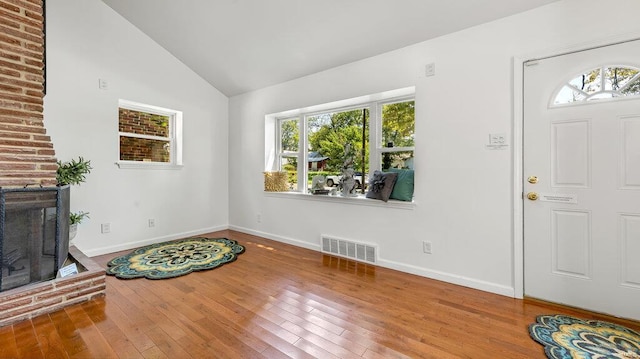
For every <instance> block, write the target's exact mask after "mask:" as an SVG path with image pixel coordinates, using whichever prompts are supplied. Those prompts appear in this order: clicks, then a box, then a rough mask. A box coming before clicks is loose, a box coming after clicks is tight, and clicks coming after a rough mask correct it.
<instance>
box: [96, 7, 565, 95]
mask: <svg viewBox="0 0 640 359" xmlns="http://www.w3.org/2000/svg"><path fill="white" fill-rule="evenodd" d="M103 1H104V2H105V3H106V4H107V5H108V6H110V7H111V8H113V9H114V10H115V11H116V12H118V13H119V14H121V15H122V16H123V17H124V18H126V19H127V20H128V21H130V22H131V23H132V24H134V25H135V26H137V27H138V28H139V29H140V30H142V31H143V32H144V33H146V34H147V35H148V36H149V37H150V38H152V39H153V40H154V41H156V42H157V43H158V44H160V45H161V46H162V47H164V48H165V49H167V50H168V51H169V52H170V53H172V54H173V55H174V56H175V57H176V58H178V59H179V60H180V61H182V62H183V63H184V64H186V65H187V66H189V67H190V68H191V69H192V70H193V71H195V72H196V73H198V74H199V75H200V76H201V77H202V78H204V79H205V80H206V81H208V82H209V83H210V84H211V85H213V86H214V87H216V88H217V89H218V90H220V91H221V92H223V93H224V94H225V95H227V96H234V95H237V94H241V93H245V92H248V91H252V90H256V89H259V88H263V87H266V86H270V85H274V84H277V83H281V82H284V81H288V80H292V79H295V78H299V77H302V76H306V75H309V74H313V73H316V72H320V71H323V70H327V69H330V68H332V67H336V66H340V65H344V64H347V63H350V62H354V61H357V60H361V59H364V58H367V57H371V56H374V55H378V54H381V53H384V52H388V51H391V50H395V49H399V48H402V47H405V46H408V45H411V44H415V43H418V42H422V41H425V40H429V39H432V38H435V37H438V36H442V35H445V34H448V33H452V32H456V31H459V30H462V29H465V28H469V27H472V26H475V25H479V24H482V23H485V22H489V21H493V20H496V19H499V18H503V17H506V16H510V15H513V14H516V13H520V12H524V11H527V10H530V9H533V8H536V7H539V6H543V5H546V4H549V3H552V2H554V1H558V0H323V1H311V0H103Z"/></svg>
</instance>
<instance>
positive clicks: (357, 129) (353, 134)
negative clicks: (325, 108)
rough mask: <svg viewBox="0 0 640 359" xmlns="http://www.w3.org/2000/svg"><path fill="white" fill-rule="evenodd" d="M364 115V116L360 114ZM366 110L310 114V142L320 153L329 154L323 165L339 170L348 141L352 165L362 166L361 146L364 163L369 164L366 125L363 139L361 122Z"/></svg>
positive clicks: (331, 169)
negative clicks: (363, 150)
mask: <svg viewBox="0 0 640 359" xmlns="http://www.w3.org/2000/svg"><path fill="white" fill-rule="evenodd" d="M363 115H364V116H365V117H364V118H363ZM368 115H369V113H368V110H362V109H358V110H351V111H344V112H337V113H332V114H323V115H318V116H314V117H310V118H309V123H308V126H309V146H310V147H311V151H317V152H319V153H320V154H321V155H322V156H326V157H329V160H327V166H326V169H327V170H328V171H333V172H339V171H340V168H341V167H342V164H343V163H344V159H345V155H346V154H345V153H344V149H345V146H346V145H347V143H350V144H351V148H352V150H353V151H354V152H353V153H352V155H354V158H353V160H354V168H355V169H357V170H362V166H363V163H362V157H363V156H362V147H363V144H364V147H365V163H364V165H365V166H368V164H369V156H368V152H369V148H368V147H369V146H368V145H367V143H368V141H367V139H368V137H369V129H368V127H365V136H364V141H363V136H362V126H363V125H364V123H365V121H366V120H367V118H368V117H369V116H368Z"/></svg>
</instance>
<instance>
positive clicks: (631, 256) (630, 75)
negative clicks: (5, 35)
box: [523, 41, 640, 320]
mask: <svg viewBox="0 0 640 359" xmlns="http://www.w3.org/2000/svg"><path fill="white" fill-rule="evenodd" d="M639 70H640V41H634V42H628V43H624V44H618V45H612V46H607V47H603V48H598V49H595V50H589V51H583V52H577V53H573V54H568V55H563V56H557V57H553V58H549V59H544V60H540V61H538V62H537V63H536V62H534V63H528V64H526V66H525V69H524V125H523V134H524V139H523V144H524V150H523V153H524V158H523V169H524V173H523V177H524V184H523V188H524V199H523V200H524V251H525V258H524V261H525V278H524V280H525V285H524V291H525V295H526V296H528V297H533V298H539V299H543V300H547V301H552V302H556V303H562V304H567V305H570V306H576V307H580V308H585V309H589V310H593V311H596V312H602V313H607V314H612V315H615V316H619V317H625V318H631V319H636V320H640V96H638V95H639V94H640V89H639V87H640V82H638V81H640V71H639ZM563 84H565V85H566V86H564V87H563ZM559 89H561V90H560V91H558V90H559ZM612 93H616V94H612ZM634 94H635V96H634ZM618 95H621V96H622V97H617V98H614V99H612V98H611V97H612V96H618ZM556 102H558V103H556Z"/></svg>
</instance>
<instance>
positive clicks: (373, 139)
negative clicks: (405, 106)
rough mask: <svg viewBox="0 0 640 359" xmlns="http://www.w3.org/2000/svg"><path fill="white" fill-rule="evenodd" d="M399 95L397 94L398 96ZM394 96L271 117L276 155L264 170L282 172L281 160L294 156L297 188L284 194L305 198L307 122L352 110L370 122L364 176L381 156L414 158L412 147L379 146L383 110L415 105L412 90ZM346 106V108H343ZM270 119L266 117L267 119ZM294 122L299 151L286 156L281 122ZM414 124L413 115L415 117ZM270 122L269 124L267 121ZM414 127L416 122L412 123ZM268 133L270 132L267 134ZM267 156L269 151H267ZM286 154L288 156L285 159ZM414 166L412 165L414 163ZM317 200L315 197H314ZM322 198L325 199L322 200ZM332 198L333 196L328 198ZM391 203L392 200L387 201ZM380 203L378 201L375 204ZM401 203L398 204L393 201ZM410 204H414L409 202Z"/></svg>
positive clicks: (375, 165) (404, 90)
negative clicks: (395, 154)
mask: <svg viewBox="0 0 640 359" xmlns="http://www.w3.org/2000/svg"><path fill="white" fill-rule="evenodd" d="M397 92H400V93H397ZM397 92H394V91H391V92H390V94H392V95H389V94H387V95H386V96H385V95H384V94H380V96H366V97H364V98H359V99H352V100H345V101H340V102H337V103H330V104H326V105H320V106H317V107H318V108H309V109H299V110H294V111H287V112H284V113H280V114H275V115H271V117H272V119H273V120H274V124H275V125H274V128H275V136H274V141H275V143H274V150H275V151H274V152H275V153H276V154H277V155H276V156H275V157H276V158H275V161H274V163H273V165H272V166H271V168H269V166H268V165H267V166H266V170H267V171H269V170H275V171H279V170H281V169H282V158H283V157H292V156H293V155H297V158H298V163H297V179H298V181H297V185H296V188H295V189H293V190H291V191H289V192H286V193H288V194H302V195H307V194H309V195H310V193H308V186H307V177H308V172H309V169H308V166H307V161H308V150H303V149H307V148H308V141H309V139H308V136H309V129H308V118H309V117H313V116H317V115H322V114H328V113H337V112H345V111H352V110H362V109H365V108H366V109H368V113H369V118H368V121H367V124H366V126H368V128H369V138H368V141H369V143H368V146H369V168H368V169H367V175H370V174H371V173H373V171H375V170H381V167H382V156H383V153H393V152H406V151H413V153H414V156H415V144H414V146H410V147H390V148H389V147H383V146H382V109H383V106H384V105H388V104H394V103H401V102H409V101H413V102H414V104H415V101H416V98H415V88H413V87H412V88H407V89H401V90H397ZM345 102H346V104H345ZM269 117H270V116H267V119H269ZM292 119H297V120H298V131H299V140H298V151H297V152H295V153H294V152H290V151H288V152H286V151H283V149H282V135H281V129H282V125H281V124H282V122H283V121H287V120H292ZM414 121H415V115H414ZM267 122H269V121H267ZM414 125H415V122H414ZM267 132H269V131H267ZM267 152H268V151H267ZM285 154H286V155H287V156H285ZM414 165H415V162H414ZM316 197H318V196H316ZM321 197H325V196H321ZM330 197H333V196H330ZM359 197H364V195H359V196H358V197H351V198H347V199H354V198H359ZM390 201H393V200H390ZM376 202H379V201H376ZM394 202H400V201H394ZM409 203H413V201H412V202H409Z"/></svg>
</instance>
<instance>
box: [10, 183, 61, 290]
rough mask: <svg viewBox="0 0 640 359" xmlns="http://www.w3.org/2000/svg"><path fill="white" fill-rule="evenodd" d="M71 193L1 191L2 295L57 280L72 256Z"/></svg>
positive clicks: (48, 189)
mask: <svg viewBox="0 0 640 359" xmlns="http://www.w3.org/2000/svg"><path fill="white" fill-rule="evenodd" d="M69 192H70V190H69V186H61V187H41V188H0V258H1V259H2V275H1V276H0V292H2V291H6V290H9V289H13V288H17V287H20V286H24V285H27V284H31V283H37V282H42V281H47V280H51V279H54V278H55V277H56V274H57V272H58V269H60V267H61V266H62V264H63V263H64V261H65V260H66V259H67V256H68V253H69Z"/></svg>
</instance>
